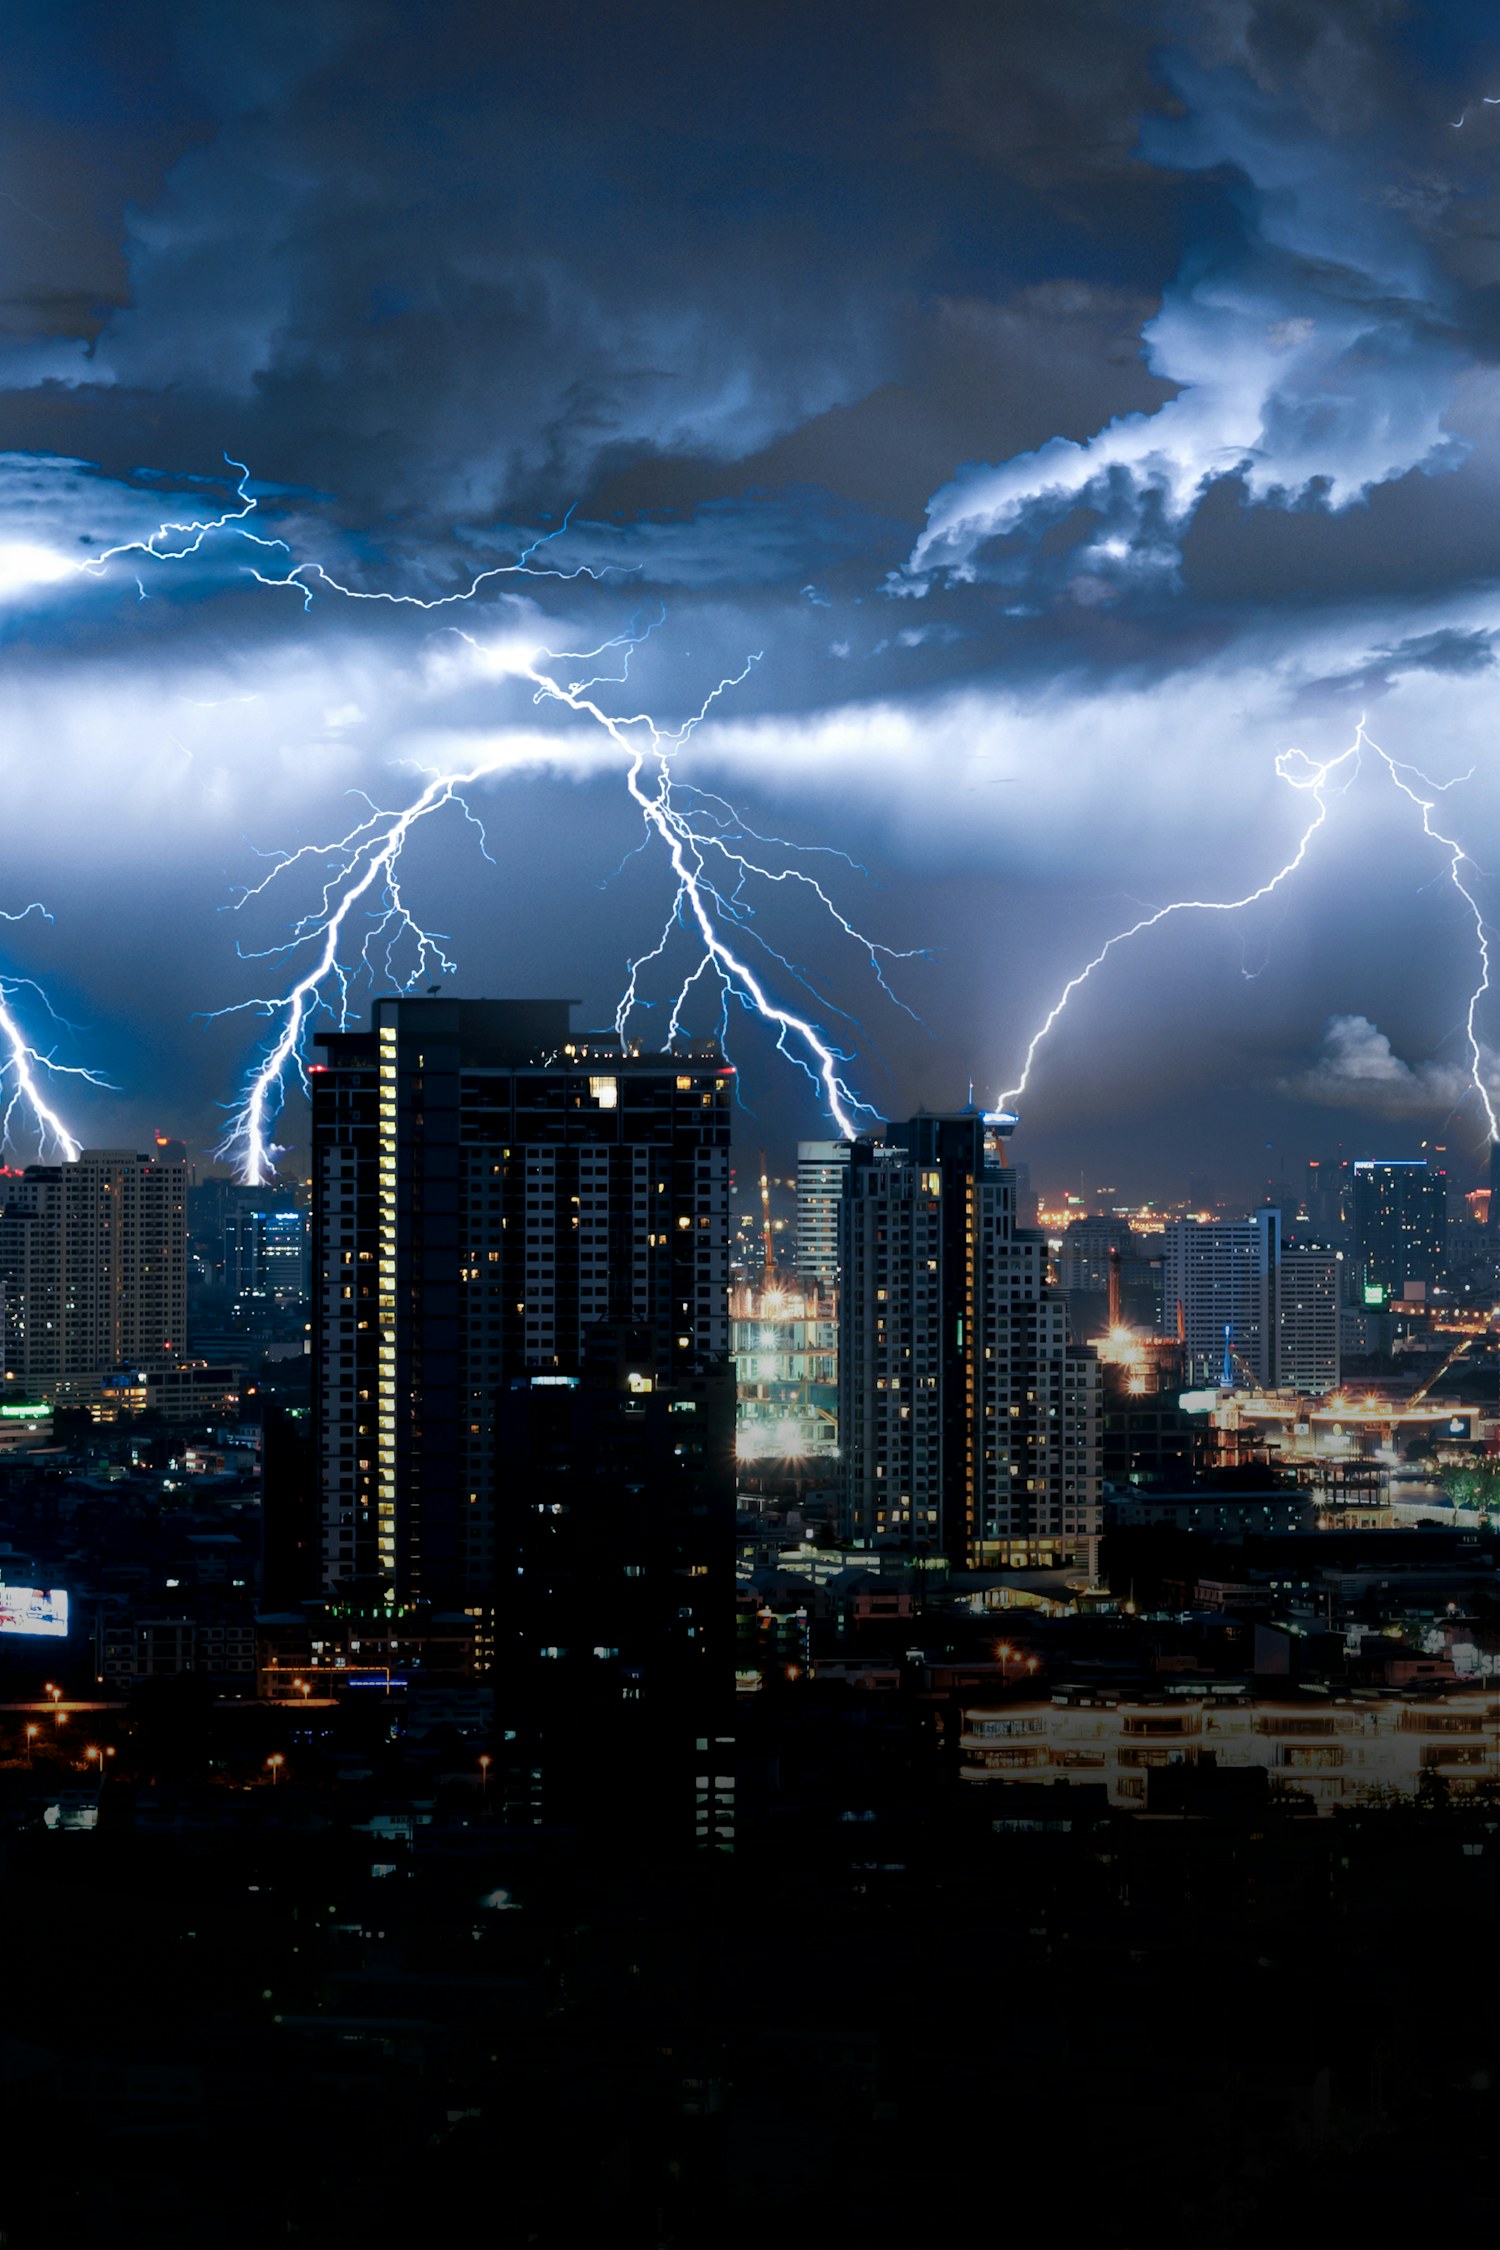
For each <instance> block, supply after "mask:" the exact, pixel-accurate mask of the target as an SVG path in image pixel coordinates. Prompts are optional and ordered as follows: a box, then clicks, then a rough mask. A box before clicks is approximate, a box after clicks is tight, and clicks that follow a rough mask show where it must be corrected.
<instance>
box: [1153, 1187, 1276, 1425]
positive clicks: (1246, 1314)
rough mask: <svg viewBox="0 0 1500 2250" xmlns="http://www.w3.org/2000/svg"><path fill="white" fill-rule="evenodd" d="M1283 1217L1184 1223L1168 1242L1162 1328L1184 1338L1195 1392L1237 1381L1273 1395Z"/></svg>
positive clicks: (1171, 1230)
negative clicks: (1224, 1381) (1202, 1387)
mask: <svg viewBox="0 0 1500 2250" xmlns="http://www.w3.org/2000/svg"><path fill="white" fill-rule="evenodd" d="M1280 1262H1281V1213H1280V1212H1279V1211H1276V1210H1270V1209H1267V1210H1262V1211H1257V1212H1255V1213H1254V1214H1253V1216H1251V1217H1250V1218H1248V1219H1177V1220H1175V1221H1174V1222H1173V1223H1172V1225H1170V1226H1169V1227H1168V1228H1167V1229H1166V1232H1165V1233H1164V1234H1163V1236H1162V1326H1163V1328H1164V1329H1165V1330H1166V1332H1167V1333H1168V1334H1169V1335H1170V1334H1171V1333H1172V1330H1173V1327H1174V1324H1175V1325H1176V1327H1177V1329H1178V1332H1179V1334H1180V1336H1181V1339H1182V1344H1183V1357H1184V1374H1185V1377H1186V1380H1187V1383H1188V1385H1189V1387H1190V1388H1193V1387H1197V1386H1200V1385H1204V1384H1214V1383H1218V1382H1219V1381H1220V1380H1221V1379H1222V1378H1223V1375H1224V1369H1225V1364H1226V1361H1227V1363H1228V1367H1229V1380H1230V1381H1231V1382H1234V1383H1243V1382H1250V1383H1258V1384H1261V1385H1262V1386H1264V1387H1265V1388H1267V1389H1270V1388H1273V1387H1274V1386H1275V1384H1276V1383H1277V1382H1278V1380H1279V1379H1280V1378H1279V1362H1278V1359H1277V1349H1276V1322H1277V1292H1278V1287H1279V1283H1278V1278H1277V1276H1278V1270H1279V1267H1280Z"/></svg>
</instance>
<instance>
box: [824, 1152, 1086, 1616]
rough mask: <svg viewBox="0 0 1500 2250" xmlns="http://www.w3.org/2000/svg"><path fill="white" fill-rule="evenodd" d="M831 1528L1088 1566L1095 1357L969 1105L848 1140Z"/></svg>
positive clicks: (964, 1561) (1007, 1172)
mask: <svg viewBox="0 0 1500 2250" xmlns="http://www.w3.org/2000/svg"><path fill="white" fill-rule="evenodd" d="M840 1244H841V1262H842V1267H843V1284H842V1297H841V1308H842V1309H841V1320H840V1357H839V1433H840V1440H841V1444H842V1448H843V1458H844V1477H843V1490H844V1511H845V1531H846V1536H848V1537H849V1538H850V1539H852V1540H854V1541H855V1542H857V1543H859V1544H862V1545H866V1546H871V1547H884V1548H907V1549H910V1550H913V1551H921V1550H928V1551H930V1552H932V1553H934V1554H946V1555H947V1556H948V1557H949V1558H950V1560H951V1561H952V1562H953V1563H954V1565H955V1566H956V1567H959V1568H969V1569H974V1568H984V1567H996V1566H999V1567H1004V1566H1010V1567H1019V1568H1026V1567H1035V1566H1038V1565H1041V1566H1050V1565H1052V1564H1054V1563H1059V1562H1061V1561H1063V1560H1065V1559H1068V1558H1069V1557H1076V1558H1078V1559H1080V1560H1081V1561H1082V1562H1083V1563H1084V1565H1085V1567H1086V1568H1087V1569H1088V1570H1089V1571H1090V1573H1092V1571H1093V1569H1094V1566H1095V1560H1096V1541H1097V1537H1098V1533H1099V1528H1100V1508H1101V1500H1100V1471H1099V1416H1100V1390H1099V1366H1098V1362H1097V1360H1096V1358H1095V1356H1094V1353H1093V1352H1092V1351H1091V1350H1090V1349H1089V1348H1088V1347H1087V1346H1085V1345H1080V1344H1075V1343H1073V1342H1072V1341H1071V1340H1070V1338H1069V1334H1068V1319H1067V1306H1066V1303H1065V1300H1064V1298H1063V1295H1062V1292H1061V1291H1060V1290H1059V1289H1057V1288H1055V1287H1053V1286H1052V1285H1051V1284H1050V1283H1049V1282H1048V1279H1047V1242H1046V1237H1045V1236H1044V1235H1043V1234H1041V1233H1039V1232H1038V1231H1036V1230H1034V1229H1032V1228H1026V1227H1020V1226H1018V1225H1017V1223H1016V1175H1015V1172H1014V1171H1013V1170H1012V1169H1010V1168H1009V1167H1008V1166H1007V1165H1006V1164H1005V1163H1004V1162H1003V1143H1002V1139H1001V1130H1000V1129H998V1128H997V1127H996V1125H995V1124H994V1123H993V1122H992V1121H990V1120H987V1119H986V1118H985V1117H984V1116H983V1115H981V1114H980V1112H978V1111H977V1110H968V1111H964V1112H962V1113H961V1114H959V1115H956V1116H949V1117H916V1118H913V1119H912V1120H911V1122H910V1123H909V1124H906V1125H903V1126H898V1127H893V1128H892V1130H891V1134H890V1137H889V1139H888V1140H887V1141H885V1142H883V1143H882V1142H877V1141H874V1140H860V1141H856V1142H855V1143H854V1144H853V1147H852V1150H851V1156H850V1164H849V1171H848V1176H847V1179H846V1181H845V1184H844V1196H843V1201H842V1205H841V1212H840Z"/></svg>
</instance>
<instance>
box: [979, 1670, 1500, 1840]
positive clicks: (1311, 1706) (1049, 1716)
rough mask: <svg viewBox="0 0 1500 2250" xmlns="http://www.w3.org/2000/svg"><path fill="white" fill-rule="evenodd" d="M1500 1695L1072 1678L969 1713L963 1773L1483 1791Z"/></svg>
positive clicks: (1138, 1785) (997, 1778)
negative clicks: (1253, 1770) (1121, 1684)
mask: <svg viewBox="0 0 1500 2250" xmlns="http://www.w3.org/2000/svg"><path fill="white" fill-rule="evenodd" d="M1497 1726H1500V1701H1497V1698H1496V1697H1495V1695H1494V1693H1493V1692H1490V1693H1482V1692H1481V1693H1476V1692H1474V1691H1472V1690H1469V1691H1460V1692H1458V1693H1456V1694H1449V1695H1436V1696H1434V1695H1431V1694H1424V1695H1422V1696H1420V1697H1413V1698H1412V1699H1411V1700H1410V1701H1407V1700H1405V1699H1404V1698H1400V1697H1396V1696H1390V1695H1386V1694H1373V1693H1372V1694H1366V1695H1360V1694H1354V1695H1349V1696H1344V1697H1340V1698H1338V1699H1335V1698H1334V1697H1332V1696H1316V1695H1313V1696H1306V1697H1298V1696H1291V1695H1289V1696H1285V1697H1282V1698H1277V1699H1274V1700H1272V1699H1269V1698H1266V1699H1262V1698H1259V1697H1256V1696H1254V1695H1251V1694H1248V1693H1246V1692H1245V1691H1244V1690H1243V1689H1242V1688H1240V1687H1239V1686H1238V1685H1237V1684H1234V1683H1229V1682H1226V1683H1223V1685H1222V1686H1214V1687H1210V1688H1203V1687H1197V1686H1195V1687H1193V1688H1191V1689H1190V1690H1188V1691H1186V1692H1183V1693H1172V1692H1168V1693H1163V1694H1158V1695H1138V1696H1131V1695H1123V1694H1122V1695H1119V1696H1115V1695H1111V1694H1109V1693H1108V1692H1107V1691H1098V1692H1095V1691H1093V1690H1080V1689H1064V1690H1062V1691H1061V1692H1059V1693H1058V1694H1056V1695H1054V1696H1052V1697H1051V1699H1050V1700H1049V1701H1046V1702H1041V1701H1035V1702H1024V1703H1022V1702H1017V1703H1006V1704H1002V1705H1000V1706H998V1707H997V1708H995V1709H985V1708H974V1709H969V1710H965V1712H964V1714H963V1731H962V1734H961V1735H960V1738H959V1749H960V1754H961V1758H962V1763H961V1765H960V1767H959V1772H960V1775H961V1777H962V1779H963V1780H965V1781H970V1782H979V1783H985V1782H1007V1781H1033V1782H1035V1781H1056V1782H1074V1781H1082V1782H1102V1783H1103V1784H1104V1786H1105V1787H1106V1788H1107V1790H1108V1792H1109V1801H1110V1803H1111V1804H1112V1805H1117V1806H1120V1807H1122V1808H1125V1809H1127V1810H1128V1809H1132V1808H1133V1809H1136V1810H1139V1809H1140V1808H1141V1807H1142V1806H1143V1805H1144V1804H1145V1801H1146V1788H1147V1775H1148V1772H1149V1771H1150V1769H1151V1768H1152V1767H1153V1766H1172V1765H1194V1764H1197V1763H1199V1762H1200V1761H1202V1760H1204V1759H1206V1758H1208V1757H1210V1756H1211V1757H1212V1759H1213V1761H1214V1763H1215V1764H1216V1765H1217V1766H1219V1767H1246V1766H1259V1767H1261V1768H1262V1769H1263V1770H1264V1771H1266V1772H1268V1773H1269V1774H1270V1777H1271V1780H1272V1782H1273V1784H1280V1785H1282V1786H1284V1787H1288V1788H1291V1789H1294V1790H1296V1791H1297V1792H1298V1793H1299V1794H1300V1795H1302V1796H1305V1797H1310V1798H1312V1800H1313V1802H1314V1803H1315V1804H1316V1805H1318V1806H1319V1807H1320V1808H1323V1809H1327V1808H1331V1807H1332V1806H1334V1805H1340V1804H1358V1803H1359V1802H1360V1801H1361V1799H1362V1798H1364V1797H1366V1796H1367V1795H1368V1794H1369V1793H1370V1792H1371V1791H1372V1790H1376V1789H1395V1790H1398V1791H1399V1792H1400V1793H1401V1794H1402V1795H1403V1796H1414V1795H1415V1794H1416V1790H1417V1786H1418V1784H1419V1782H1420V1781H1421V1779H1422V1776H1423V1775H1424V1774H1428V1775H1433V1776H1440V1777H1441V1778H1442V1779H1443V1780H1446V1781H1447V1782H1449V1783H1450V1784H1451V1785H1452V1786H1453V1787H1454V1788H1455V1789H1460V1790H1461V1789H1471V1788H1473V1787H1474V1785H1475V1784H1476V1783H1478V1782H1482V1781H1484V1780H1486V1779H1487V1778H1489V1777H1492V1776H1493V1774H1494V1772H1495V1759H1496V1749H1497Z"/></svg>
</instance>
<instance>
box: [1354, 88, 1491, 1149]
mask: <svg viewBox="0 0 1500 2250" xmlns="http://www.w3.org/2000/svg"><path fill="white" fill-rule="evenodd" d="M1487 98H1488V97H1487ZM1360 735H1361V739H1362V740H1364V741H1365V742H1367V743H1369V747H1370V748H1371V749H1372V750H1373V751H1374V753H1375V755H1376V757H1377V758H1379V759H1380V760H1381V761H1382V763H1383V764H1384V766H1385V769H1386V771H1387V773H1388V774H1389V775H1390V777H1391V779H1392V781H1393V782H1394V783H1395V785H1396V787H1397V788H1398V789H1399V790H1400V792H1401V794H1402V796H1403V797H1407V798H1409V799H1410V800H1411V802H1412V803H1413V804H1414V805H1415V806H1416V807H1417V810H1418V811H1419V812H1420V813H1421V815H1422V833H1423V835H1424V836H1427V837H1430V838H1431V840H1432V842H1433V843H1435V844H1441V845H1442V847H1443V849H1444V851H1446V852H1447V854H1448V880H1449V881H1450V882H1451V884H1452V885H1453V888H1454V889H1455V890H1456V891H1457V893H1458V895H1459V897H1460V898H1461V899H1462V900H1463V902H1464V905H1465V907H1466V908H1467V909H1468V912H1469V914H1470V916H1471V918H1472V920H1473V923H1474V943H1475V947H1476V950H1477V952H1478V956H1479V978H1478V981H1477V983H1476V984H1475V986H1474V988H1473V990H1472V991H1471V992H1470V994H1469V1005H1468V1007H1467V1009H1466V1010H1465V1013H1464V1036H1465V1038H1466V1040H1467V1042H1468V1048H1469V1083H1470V1084H1471V1085H1472V1087H1473V1088H1474V1091H1475V1093H1476V1094H1477V1095H1478V1097H1479V1106H1480V1108H1481V1109H1482V1110H1483V1111H1484V1122H1485V1126H1486V1129H1487V1131H1488V1134H1489V1138H1490V1140H1491V1142H1495V1141H1500V1118H1497V1117H1496V1115H1495V1105H1494V1102H1493V1101H1492V1099H1491V1097H1490V1090H1489V1087H1488V1086H1487V1085H1486V1084H1485V1081H1484V1056H1483V1054H1482V1052H1481V1050H1480V1045H1479V1027H1478V1020H1477V1019H1478V1012H1479V1003H1480V1001H1481V1000H1482V999H1483V998H1484V996H1485V994H1486V993H1487V992H1488V991H1489V989H1490V936H1489V930H1488V928H1487V927H1486V924H1485V919H1484V915H1483V913H1482V912H1481V910H1480V905H1479V901H1478V899H1476V898H1475V896H1474V893H1473V891H1472V890H1471V889H1470V887H1469V878H1470V872H1471V870H1472V871H1473V873H1474V874H1477V873H1478V869H1477V868H1475V866H1474V862H1473V860H1472V859H1470V857H1469V855H1468V853H1467V852H1466V851H1465V850H1464V848H1463V846H1462V844H1460V843H1459V842H1458V841H1457V839H1456V838H1455V837H1452V836H1445V835H1444V834H1443V832H1442V830H1441V829H1439V828H1434V827H1433V825H1432V816H1433V814H1434V812H1435V811H1436V810H1437V800H1438V798H1439V797H1441V796H1443V795H1444V794H1445V793H1446V792H1447V791H1448V790H1449V789H1454V788H1456V787H1457V786H1458V784H1459V782H1460V781H1467V780H1468V779H1469V778H1470V777H1469V775H1468V774H1458V775H1455V777H1454V779H1453V780H1452V781H1433V780H1432V779H1431V778H1430V776H1429V775H1427V774H1425V773H1422V772H1421V771H1419V769H1418V768H1417V767H1416V766H1413V765H1409V764H1407V763H1406V761H1405V760H1404V759H1400V758H1393V757H1392V756H1391V754H1390V752H1389V751H1388V750H1382V749H1381V747H1380V745H1379V743H1378V742H1371V741H1370V738H1369V736H1368V735H1367V734H1365V731H1364V722H1363V720H1361V722H1360ZM1407 775H1410V777H1411V779H1410V780H1407V779H1406V778H1404V777H1405V776H1407ZM1421 789H1430V790H1431V791H1432V795H1431V797H1423V796H1422V795H1420V793H1419V792H1420V790H1421Z"/></svg>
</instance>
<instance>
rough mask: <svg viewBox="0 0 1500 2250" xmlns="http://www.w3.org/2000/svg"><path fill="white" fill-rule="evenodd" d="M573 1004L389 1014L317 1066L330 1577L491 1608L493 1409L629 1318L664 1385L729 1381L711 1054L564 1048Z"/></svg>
mask: <svg viewBox="0 0 1500 2250" xmlns="http://www.w3.org/2000/svg"><path fill="white" fill-rule="evenodd" d="M569 1006H570V1004H569V1003H568V1002H567V1001H563V1000H514V1001H512V1000H501V1001H492V1000H448V999H413V1000H407V999H389V1000H379V1001H377V1002H376V1003H375V1007H374V1011H373V1019H374V1020H373V1024H372V1027H371V1029H370V1030H369V1031H366V1032H347V1033H338V1034H334V1035H330V1036H329V1037H328V1038H326V1039H325V1040H324V1041H323V1042H322V1048H323V1056H324V1059H323V1061H322V1062H321V1063H320V1064H316V1065H314V1066H313V1069H312V1072H311V1081H312V1108H313V1122H312V1140H313V1164H312V1171H313V1242H314V1258H313V1265H314V1273H313V1312H312V1342H313V1410H314V1422H315V1428H316V1444H317V1449H318V1479H319V1488H320V1493H321V1504H322V1525H323V1558H322V1569H323V1580H324V1583H325V1585H330V1586H331V1585H334V1584H336V1583H337V1582H338V1581H339V1580H341V1579H345V1578H351V1577H352V1578H356V1579H359V1580H362V1581H368V1582H379V1583H383V1584H384V1585H385V1586H387V1587H388V1588H389V1589H391V1590H392V1593H393V1595H394V1597H395V1598H396V1599H397V1600H399V1601H401V1602H409V1601H416V1600H423V1601H428V1602H431V1603H434V1604H436V1605H439V1606H442V1607H448V1606H453V1605H460V1606H472V1605H476V1604H483V1603H487V1602H488V1601H489V1600H490V1598H491V1595H492V1592H493V1588H494V1584H495V1576H496V1567H497V1562H498V1559H499V1556H500V1553H501V1551H502V1549H504V1550H505V1551H507V1552H508V1551H509V1550H508V1547H506V1536H508V1535H506V1534H505V1533H504V1528H503V1527H504V1526H505V1524H506V1521H507V1512H508V1511H509V1510H510V1508H511V1506H512V1492H511V1480H510V1463H509V1461H508V1459H507V1455H506V1452H505V1448H504V1447H503V1445H502V1444H501V1443H500V1441H499V1437H498V1420H499V1407H500V1403H501V1402H502V1401H503V1400H505V1399H506V1398H508V1396H509V1392H510V1386H511V1384H512V1382H513V1381H514V1380H515V1379H517V1378H524V1379H526V1380H528V1381H531V1380H533V1379H545V1378H548V1377H551V1378H555V1379H557V1381H558V1383H559V1385H560V1386H562V1385H564V1384H565V1383H566V1381H567V1379H569V1378H574V1377H577V1376H579V1375H580V1374H581V1372H582V1369H583V1366H584V1363H585V1354H586V1348H587V1343H588V1338H589V1333H590V1330H591V1329H592V1328H594V1327H595V1326H596V1325H597V1324H598V1323H599V1322H601V1321H604V1320H605V1319H606V1318H623V1319H625V1320H627V1321H629V1322H630V1323H632V1324H633V1325H634V1326H635V1327H637V1328H638V1329H640V1330H641V1331H642V1332H643V1334H644V1335H645V1336H646V1337H647V1338H648V1339H649V1347H650V1356H651V1363H652V1367H653V1370H654V1371H655V1372H656V1373H658V1374H659V1375H660V1376H661V1377H662V1378H663V1379H664V1380H671V1381H673V1382H677V1381H681V1380H685V1379H686V1378H687V1377H689V1376H690V1375H694V1374H698V1373H701V1372H703V1371H705V1370H708V1369H715V1368H718V1367H720V1366H722V1365H724V1364H726V1363H727V1360H728V1353H729V1313H728V1286H727V1285H728V1256H729V1251H728V1243H729V1103H730V1087H731V1083H732V1077H733V1073H732V1071H731V1070H730V1068H729V1067H728V1066H727V1065H726V1064H725V1062H724V1060H723V1058H722V1056H721V1055H720V1053H719V1052H718V1050H717V1048H716V1047H714V1046H712V1045H711V1044H709V1045H707V1046H704V1045H699V1046H697V1047H695V1048H694V1049H693V1051H692V1052H691V1053H684V1054H642V1053H640V1052H639V1051H636V1050H627V1051H623V1052H622V1051H621V1049H620V1047H619V1045H618V1043H617V1042H606V1041H601V1040H593V1039H586V1038H584V1037H582V1036H578V1037H575V1036H574V1034H573V1033H572V1031H571V1030H570V1027H569Z"/></svg>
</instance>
